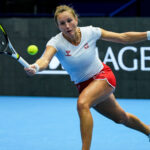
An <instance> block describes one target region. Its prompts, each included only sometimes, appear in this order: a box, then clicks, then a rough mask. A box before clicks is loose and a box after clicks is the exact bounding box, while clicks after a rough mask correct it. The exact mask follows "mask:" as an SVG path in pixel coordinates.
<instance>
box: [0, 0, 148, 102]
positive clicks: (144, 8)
mask: <svg viewBox="0 0 150 150" xmlns="http://www.w3.org/2000/svg"><path fill="white" fill-rule="evenodd" d="M61 4H66V5H69V6H72V7H73V8H74V9H75V10H76V12H77V13H78V14H79V17H80V22H79V26H87V25H93V26H97V27H101V28H104V29H107V30H111V31H114V32H126V31H147V30H150V11H149V6H150V5H149V4H150V1H149V0H85V1H84V0H71V1H70V0H63V1H62V0H56V1H50V0H0V23H1V24H2V25H3V26H4V27H5V29H6V31H7V32H8V35H9V37H10V40H11V42H12V44H13V45H14V47H15V49H16V50H17V51H18V52H19V53H20V54H21V56H22V57H23V58H25V59H26V60H27V61H28V62H29V63H34V61H35V60H36V59H37V58H39V57H40V56H41V55H42V54H43V52H44V50H45V45H46V43H47V41H48V40H49V39H50V38H51V37H52V36H55V35H56V34H57V33H58V32H59V30H58V29H57V27H56V25H55V23H54V20H53V14H54V12H55V8H56V6H58V5H61ZM31 44H35V45H37V46H38V47H39V52H38V54H37V55H35V56H30V55H28V54H27V52H26V49H27V47H28V45H31ZM149 45H150V44H149V41H145V42H141V43H138V44H130V45H122V44H115V43H111V42H104V41H99V42H98V43H97V46H98V48H99V57H100V58H101V60H102V61H104V62H105V63H106V64H108V65H109V66H111V68H112V70H113V71H114V73H115V75H116V78H117V89H116V92H115V95H116V97H117V98H147V99H149V98H150V92H149V80H150V75H149V71H150V46H149ZM0 64H1V65H0V85H1V86H0V95H12V96H13V95H14V96H60V97H77V96H78V92H77V90H76V87H75V86H74V84H73V83H72V82H70V78H69V76H68V74H67V73H66V71H65V70H63V67H62V66H61V65H60V63H59V61H58V60H57V58H55V57H54V59H53V61H52V63H51V64H50V65H49V67H48V68H47V70H46V71H45V72H43V73H42V74H41V75H37V76H34V77H29V76H27V75H26V73H25V72H24V70H23V68H22V66H21V65H20V64H18V63H17V62H16V61H15V60H12V59H7V58H6V56H0ZM29 87H30V88H29Z"/></svg>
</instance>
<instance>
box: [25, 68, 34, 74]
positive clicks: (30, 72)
mask: <svg viewBox="0 0 150 150" xmlns="http://www.w3.org/2000/svg"><path fill="white" fill-rule="evenodd" d="M24 70H25V71H26V73H27V74H28V75H30V76H33V75H35V74H36V69H35V68H31V67H29V68H24Z"/></svg>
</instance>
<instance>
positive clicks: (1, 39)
mask: <svg viewBox="0 0 150 150" xmlns="http://www.w3.org/2000/svg"><path fill="white" fill-rule="evenodd" d="M6 49H7V39H6V38H5V36H4V33H3V32H2V31H1V30H0V52H4V51H5V50H6Z"/></svg>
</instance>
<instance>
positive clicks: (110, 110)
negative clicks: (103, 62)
mask: <svg viewBox="0 0 150 150" xmlns="http://www.w3.org/2000/svg"><path fill="white" fill-rule="evenodd" d="M93 108H94V109H95V110H96V111H98V112H99V113H101V114H102V115H104V116H106V117H108V118H110V119H112V120H114V121H116V122H117V121H118V120H122V119H126V117H127V116H126V113H125V111H124V110H123V109H122V108H121V106H120V105H119V103H118V102H117V101H116V99H115V96H114V94H111V95H110V96H109V97H108V98H107V99H106V100H105V101H103V102H102V103H99V104H98V105H96V106H94V107H93Z"/></svg>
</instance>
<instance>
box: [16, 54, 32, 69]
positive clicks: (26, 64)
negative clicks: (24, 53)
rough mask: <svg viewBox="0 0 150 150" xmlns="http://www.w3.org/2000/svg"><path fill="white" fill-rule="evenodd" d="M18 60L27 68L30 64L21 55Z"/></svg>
mask: <svg viewBox="0 0 150 150" xmlns="http://www.w3.org/2000/svg"><path fill="white" fill-rule="evenodd" d="M18 62H19V63H20V64H21V65H22V66H24V67H25V68H29V64H28V63H27V62H26V61H25V60H24V59H23V58H22V57H21V56H20V57H19V59H18Z"/></svg>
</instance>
